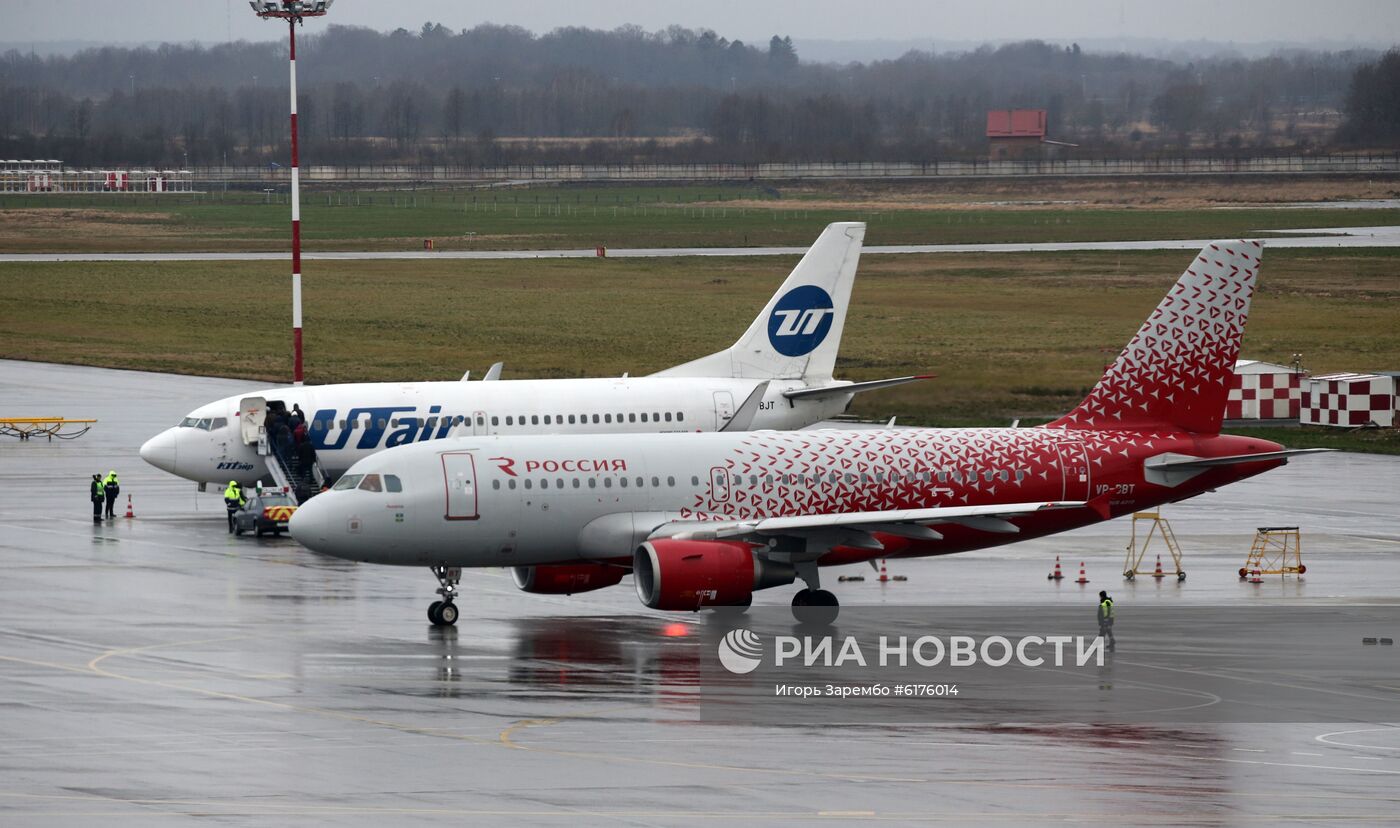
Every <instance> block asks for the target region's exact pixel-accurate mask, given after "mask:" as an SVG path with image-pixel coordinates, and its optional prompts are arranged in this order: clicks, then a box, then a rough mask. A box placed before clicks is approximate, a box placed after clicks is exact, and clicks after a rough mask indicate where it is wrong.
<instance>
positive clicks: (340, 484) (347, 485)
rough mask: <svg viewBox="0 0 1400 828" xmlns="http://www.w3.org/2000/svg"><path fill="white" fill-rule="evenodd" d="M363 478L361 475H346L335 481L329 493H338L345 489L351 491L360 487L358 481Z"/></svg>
mask: <svg viewBox="0 0 1400 828" xmlns="http://www.w3.org/2000/svg"><path fill="white" fill-rule="evenodd" d="M363 477H364V475H363V474H347V475H345V476H344V477H342V478H340V479H339V480H337V481H335V485H334V486H332V487H331V491H333V492H340V491H344V490H346V489H353V488H355V487H356V486H358V485H360V479H361V478H363Z"/></svg>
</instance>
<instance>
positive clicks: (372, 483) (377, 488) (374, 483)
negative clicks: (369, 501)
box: [360, 474, 384, 492]
mask: <svg viewBox="0 0 1400 828" xmlns="http://www.w3.org/2000/svg"><path fill="white" fill-rule="evenodd" d="M360 491H364V492H382V491H384V485H383V484H382V483H380V481H379V475H377V474H367V475H365V479H364V480H361V481H360Z"/></svg>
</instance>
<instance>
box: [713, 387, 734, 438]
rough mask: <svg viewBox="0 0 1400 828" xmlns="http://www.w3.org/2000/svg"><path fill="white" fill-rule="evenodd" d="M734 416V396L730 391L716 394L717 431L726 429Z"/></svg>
mask: <svg viewBox="0 0 1400 828" xmlns="http://www.w3.org/2000/svg"><path fill="white" fill-rule="evenodd" d="M733 416H734V395H733V394H730V393H729V392H728V391H716V392H715V431H719V430H720V429H721V428H724V425H725V423H728V422H729V420H730V418H732V417H733Z"/></svg>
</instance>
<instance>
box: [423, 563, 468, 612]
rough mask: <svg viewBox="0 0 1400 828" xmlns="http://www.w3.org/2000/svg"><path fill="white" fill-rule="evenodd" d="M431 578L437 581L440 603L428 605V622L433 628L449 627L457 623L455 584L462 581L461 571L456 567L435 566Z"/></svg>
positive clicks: (435, 602)
mask: <svg viewBox="0 0 1400 828" xmlns="http://www.w3.org/2000/svg"><path fill="white" fill-rule="evenodd" d="M432 571H433V576H434V577H435V578H437V579H438V584H439V586H438V589H437V594H438V595H441V596H442V600H441V601H434V602H432V603H431V604H429V605H428V620H429V621H431V622H432V624H433V626H434V627H450V626H452V625H453V624H456V623H457V615H458V612H457V604H456V603H455V602H456V599H457V584H458V583H460V582H461V580H462V569H461V567H456V566H451V567H448V566H435V567H433V568H432Z"/></svg>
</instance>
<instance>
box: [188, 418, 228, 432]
mask: <svg viewBox="0 0 1400 828" xmlns="http://www.w3.org/2000/svg"><path fill="white" fill-rule="evenodd" d="M226 425H228V418H227V417H186V418H185V419H183V420H181V421H180V425H179V427H180V428H197V429H199V430H200V431H216V430H218V429H221V428H223V427H224V426H226Z"/></svg>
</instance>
